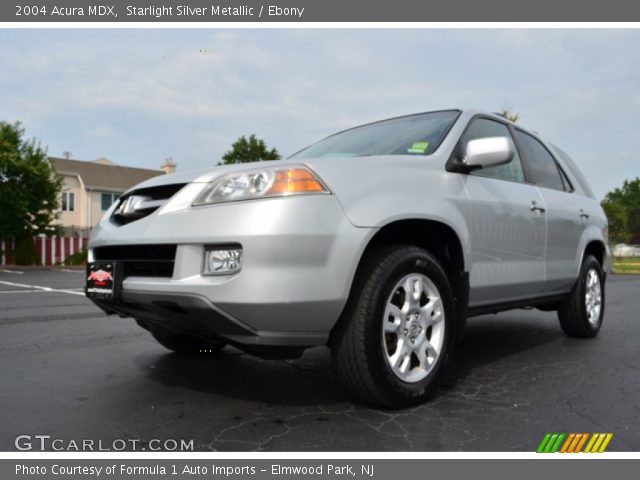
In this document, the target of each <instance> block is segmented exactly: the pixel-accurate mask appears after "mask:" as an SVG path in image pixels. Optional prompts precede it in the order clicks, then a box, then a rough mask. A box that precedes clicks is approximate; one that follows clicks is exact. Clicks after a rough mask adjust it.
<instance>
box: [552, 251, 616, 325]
mask: <svg viewBox="0 0 640 480" xmlns="http://www.w3.org/2000/svg"><path fill="white" fill-rule="evenodd" d="M604 279H605V276H604V271H603V270H602V266H601V265H600V262H598V260H597V259H596V258H595V257H594V256H592V255H587V256H585V258H584V260H583V261H582V265H581V267H580V274H579V275H578V280H577V282H576V284H575V285H574V287H573V289H572V290H571V293H570V294H569V296H568V297H567V298H566V299H565V300H564V301H563V302H562V304H561V305H560V308H559V309H558V319H559V320H560V326H561V327H562V330H563V331H564V333H566V334H567V335H568V336H569V337H578V338H591V337H595V336H596V335H597V334H598V332H599V331H600V327H601V326H602V321H603V319H604Z"/></svg>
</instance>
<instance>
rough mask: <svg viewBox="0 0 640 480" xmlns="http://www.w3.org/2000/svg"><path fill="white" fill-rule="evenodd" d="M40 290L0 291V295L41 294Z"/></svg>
mask: <svg viewBox="0 0 640 480" xmlns="http://www.w3.org/2000/svg"><path fill="white" fill-rule="evenodd" d="M39 291H40V290H0V295H2V294H3V293H32V292H39Z"/></svg>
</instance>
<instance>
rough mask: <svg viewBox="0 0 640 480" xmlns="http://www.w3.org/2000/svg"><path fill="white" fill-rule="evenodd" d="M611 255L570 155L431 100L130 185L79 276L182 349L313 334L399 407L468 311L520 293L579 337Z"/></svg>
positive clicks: (600, 307) (589, 328) (439, 362)
mask: <svg viewBox="0 0 640 480" xmlns="http://www.w3.org/2000/svg"><path fill="white" fill-rule="evenodd" d="M609 258H610V253H609V249H608V246H607V221H606V218H605V215H604V213H603V211H602V209H601V208H600V205H599V204H598V202H597V201H596V199H595V198H594V195H593V193H592V192H591V190H590V189H589V186H588V185H587V182H586V181H585V179H584V177H583V176H582V174H581V173H580V171H579V170H578V168H577V167H576V166H575V164H574V163H573V161H572V160H571V159H570V158H569V157H568V156H567V154H566V153H564V152H563V151H562V150H560V149H559V148H558V147H556V146H554V145H552V144H550V143H548V142H545V141H543V140H541V139H540V138H539V137H538V136H537V135H535V134H533V133H531V132H529V131H527V130H525V129H523V128H520V127H519V126H517V125H514V124H512V123H510V122H508V121H506V120H505V119H504V118H502V117H499V116H496V115H491V114H486V113H481V112H477V111H468V110H464V111H461V110H445V111H436V112H428V113H421V114H416V115H408V116H404V117H398V118H392V119H389V120H383V121H380V122H375V123H371V124H368V125H363V126H360V127H356V128H352V129H350V130H345V131H343V132H340V133H337V134H335V135H332V136H330V137H327V138H325V139H324V140H321V141H320V142H318V143H316V144H314V145H311V146H309V147H307V148H305V149H303V150H301V151H299V152H298V153H296V154H295V155H293V156H291V157H290V158H288V159H287V160H282V161H277V162H261V163H252V164H251V163H249V164H238V165H231V166H224V167H216V168H213V169H210V170H208V171H206V172H200V173H178V174H173V175H166V176H161V177H156V178H153V179H151V180H148V181H146V182H144V183H142V184H140V185H138V186H136V187H134V188H133V189H132V190H130V191H129V192H127V193H126V194H124V195H123V196H122V197H121V198H120V200H119V201H118V202H117V203H116V204H115V205H114V206H113V207H112V208H111V209H110V210H109V211H108V212H107V213H106V214H105V216H104V218H103V219H102V221H101V222H100V224H99V226H98V227H97V228H96V229H95V230H94V232H93V235H92V239H91V243H90V250H89V265H88V269H87V286H86V293H87V295H88V296H89V297H90V298H91V299H92V300H93V301H94V302H95V303H96V304H97V305H99V306H100V307H102V308H103V309H104V310H105V311H106V312H107V313H117V314H120V315H123V316H130V317H133V318H135V319H136V321H137V322H138V324H139V325H140V326H141V327H143V328H145V329H147V330H149V331H150V332H151V334H152V335H153V336H154V337H155V338H156V340H158V342H160V343H161V344H162V345H164V346H165V347H167V348H169V349H171V350H174V351H176V352H179V353H195V354H210V353H213V352H217V351H219V350H220V349H222V348H223V347H224V346H225V345H226V344H233V345H235V346H237V347H239V348H242V349H244V350H245V351H247V352H250V353H253V354H256V355H260V356H263V357H266V358H285V357H295V356H299V355H300V354H301V353H302V351H303V350H304V349H305V348H307V347H312V346H316V345H327V346H329V347H330V348H331V350H332V353H333V359H334V363H335V367H336V370H337V374H338V376H339V377H340V379H341V380H342V382H343V383H344V385H345V386H346V388H347V389H349V390H350V391H351V392H352V393H353V394H354V395H356V396H358V397H359V398H361V399H363V400H365V401H367V402H370V403H374V404H377V405H381V406H392V407H398V406H405V405H410V404H414V403H417V402H420V401H423V400H424V399H425V398H427V397H428V396H429V395H431V394H432V393H433V392H434V390H435V389H436V386H437V383H438V378H439V377H440V376H441V373H442V367H443V365H444V364H445V362H446V360H447V358H448V357H449V356H450V354H451V352H452V349H453V346H454V345H455V343H456V340H457V339H459V338H460V335H461V332H462V330H463V326H464V324H465V321H466V319H467V318H468V317H471V316H474V315H479V314H485V313H491V312H499V311H503V310H508V309H513V308H521V307H536V308H539V309H541V310H545V311H548V310H556V311H557V312H558V317H559V319H560V325H561V327H562V329H563V330H564V331H565V333H566V334H567V335H569V336H572V337H593V336H595V335H596V334H597V333H598V330H599V329H600V326H601V324H602V319H603V314H604V299H605V295H604V282H605V276H606V275H605V271H608V263H609Z"/></svg>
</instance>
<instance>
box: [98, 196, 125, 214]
mask: <svg viewBox="0 0 640 480" xmlns="http://www.w3.org/2000/svg"><path fill="white" fill-rule="evenodd" d="M118 198H120V195H119V194H117V193H103V194H102V195H101V196H100V206H101V209H102V211H103V212H105V211H107V210H109V207H110V206H111V205H113V204H114V203H115V201H116V200H118Z"/></svg>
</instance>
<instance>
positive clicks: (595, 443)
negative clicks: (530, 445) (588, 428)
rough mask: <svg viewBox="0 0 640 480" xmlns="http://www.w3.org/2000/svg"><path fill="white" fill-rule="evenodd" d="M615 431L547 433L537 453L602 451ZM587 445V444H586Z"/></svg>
mask: <svg viewBox="0 0 640 480" xmlns="http://www.w3.org/2000/svg"><path fill="white" fill-rule="evenodd" d="M612 438H613V433H593V434H591V433H569V434H567V433H560V432H552V433H546V434H545V435H544V437H543V438H542V441H541V442H540V445H538V448H537V449H536V452H537V453H602V452H604V451H605V450H606V449H607V446H608V445H609V442H610V441H611V439H612ZM585 445H586V446H585Z"/></svg>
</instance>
